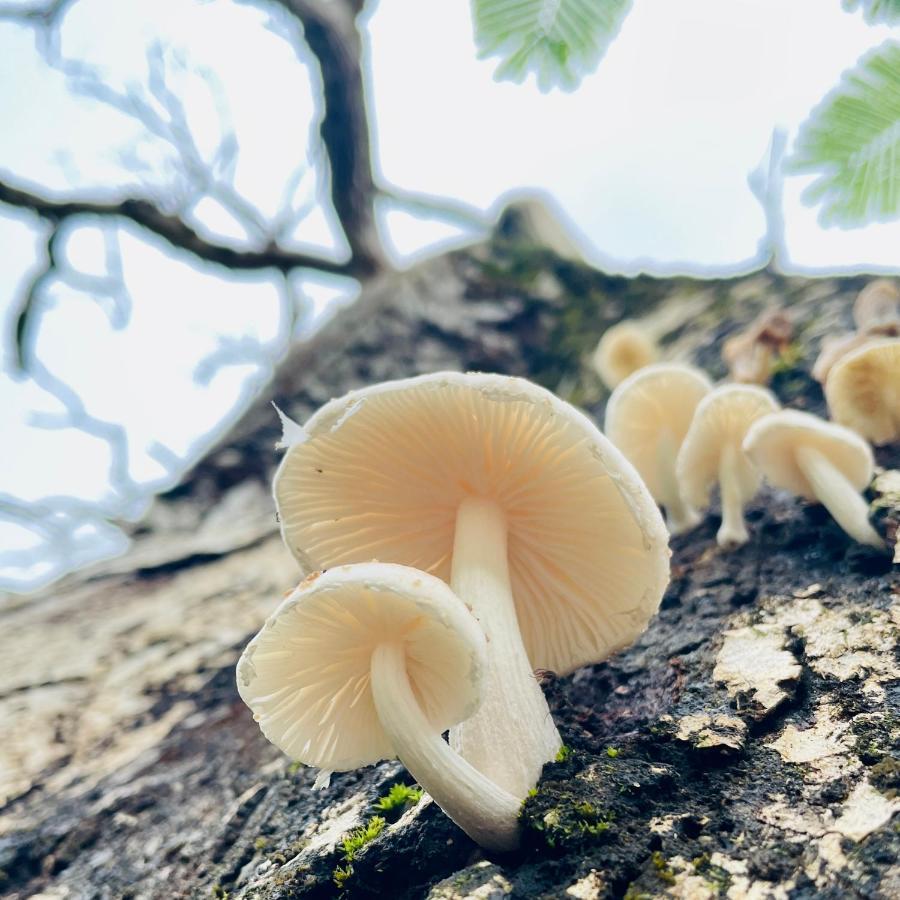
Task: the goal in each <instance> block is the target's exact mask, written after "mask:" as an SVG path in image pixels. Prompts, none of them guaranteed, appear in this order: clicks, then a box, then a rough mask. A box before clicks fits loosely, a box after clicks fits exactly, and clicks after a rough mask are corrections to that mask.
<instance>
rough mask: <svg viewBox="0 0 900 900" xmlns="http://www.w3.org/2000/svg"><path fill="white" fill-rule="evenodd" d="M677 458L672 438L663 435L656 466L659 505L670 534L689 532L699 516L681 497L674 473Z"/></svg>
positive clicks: (676, 476) (657, 448)
mask: <svg viewBox="0 0 900 900" xmlns="http://www.w3.org/2000/svg"><path fill="white" fill-rule="evenodd" d="M677 456H678V452H677V449H676V448H675V446H674V441H673V440H672V436H671V435H670V434H669V433H668V432H666V433H665V434H663V435H662V436H661V437H660V439H659V443H658V444H657V447H656V466H657V473H658V477H659V484H660V492H661V495H660V497H659V501H660V503H661V504H662V505H663V507H665V510H666V527H667V528H668V529H669V533H670V534H682V533H683V532H685V531H689V530H690V529H691V528H693V527H694V526H695V525H697V524H698V523H699V521H700V514H699V513H698V512H697V510H696V509H694V507H693V506H691V505H690V504H689V503H686V502H685V501H684V499H683V498H682V496H681V488H680V487H679V485H678V475H677V474H676V472H675V459H676V457H677Z"/></svg>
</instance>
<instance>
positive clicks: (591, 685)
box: [0, 221, 900, 900]
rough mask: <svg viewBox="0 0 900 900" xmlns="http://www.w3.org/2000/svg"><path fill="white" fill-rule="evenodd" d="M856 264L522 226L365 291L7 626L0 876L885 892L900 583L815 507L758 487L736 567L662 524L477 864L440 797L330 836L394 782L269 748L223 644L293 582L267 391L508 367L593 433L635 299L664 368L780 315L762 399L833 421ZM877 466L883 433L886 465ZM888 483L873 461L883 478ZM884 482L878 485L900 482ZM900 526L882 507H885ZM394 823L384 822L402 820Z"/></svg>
mask: <svg viewBox="0 0 900 900" xmlns="http://www.w3.org/2000/svg"><path fill="white" fill-rule="evenodd" d="M864 283H865V279H864V278H861V277H853V278H827V279H808V278H793V277H785V276H781V275H778V274H776V273H772V272H757V273H753V274H750V275H747V276H743V277H736V278H732V279H718V280H702V281H701V280H694V279H690V278H672V279H653V278H649V277H638V278H633V279H629V278H623V277H617V276H610V275H606V274H603V273H601V272H598V271H595V270H593V269H591V268H589V267H587V266H584V265H582V264H580V263H578V262H577V261H573V260H568V259H562V258H560V257H559V256H557V255H555V254H554V253H553V252H550V251H548V250H546V249H542V248H541V247H538V246H534V245H533V243H531V242H529V240H528V236H527V234H526V235H523V234H522V233H521V231H520V230H516V229H515V228H510V227H508V221H507V227H504V228H501V229H499V230H498V232H497V234H496V235H495V237H494V239H492V240H491V241H490V242H487V243H485V244H483V245H479V246H475V247H472V248H468V249H464V250H460V251H456V252H453V253H451V254H448V255H446V256H444V257H441V258H438V259H434V260H431V261H428V262H425V263H423V264H421V265H419V266H418V267H416V268H415V269H413V270H411V271H409V272H407V273H403V274H398V275H390V276H385V277H384V278H383V279H381V280H380V281H378V282H376V283H372V284H369V285H368V286H367V287H366V289H365V290H364V292H363V295H362V297H361V299H360V300H359V301H358V302H357V303H356V305H355V306H354V307H353V308H352V309H350V310H347V311H346V312H345V313H342V314H340V315H339V316H338V317H336V318H335V319H334V320H333V321H332V322H331V323H330V324H329V325H328V326H327V327H326V328H325V329H324V330H323V331H322V332H321V333H320V334H319V335H318V336H317V337H316V338H315V339H313V340H312V341H311V342H310V343H308V344H306V345H303V346H300V347H298V348H297V349H296V350H295V351H294V352H293V353H292V355H291V356H290V358H288V359H287V360H286V361H285V363H284V364H283V365H282V367H281V369H280V373H279V376H278V378H277V379H276V381H275V383H274V384H273V385H271V386H270V389H269V390H268V391H267V392H266V394H265V396H263V397H261V398H260V399H259V402H258V403H257V404H256V405H255V406H254V407H253V408H252V409H251V410H250V411H249V412H248V413H247V414H246V415H245V416H244V417H243V419H242V420H241V421H240V422H239V423H238V424H237V425H236V426H235V427H234V428H233V429H232V430H231V431H230V433H229V434H228V435H227V436H226V437H225V438H224V439H223V440H222V441H221V442H220V443H219V445H218V446H216V447H215V448H214V449H212V450H211V451H210V452H209V453H208V454H207V455H206V457H205V458H204V459H203V460H202V461H201V462H200V463H199V464H198V465H197V466H196V467H195V468H194V469H193V470H192V471H191V472H190V473H189V474H188V475H187V477H186V478H185V479H184V481H183V483H182V484H181V485H180V486H179V487H178V488H177V489H175V490H174V491H172V492H170V493H169V494H168V495H167V496H165V497H162V498H160V500H159V501H158V502H157V503H156V504H155V506H154V508H153V510H152V511H151V513H150V515H149V516H148V517H147V519H146V520H145V522H143V523H142V524H141V526H140V527H139V528H138V529H136V531H135V535H134V545H133V547H132V549H131V550H130V552H129V553H128V554H127V555H126V556H125V557H123V558H121V559H118V560H114V561H111V562H108V563H104V564H102V565H100V566H96V567H94V568H93V569H92V570H90V571H88V572H82V573H78V574H76V575H74V576H72V577H70V578H69V579H67V580H66V581H64V582H62V583H60V584H58V585H55V586H54V587H53V588H52V589H51V590H49V591H47V592H45V593H44V594H42V595H41V596H39V597H36V598H33V599H30V600H28V601H27V602H25V603H22V604H21V605H19V606H17V607H15V608H12V607H11V608H8V609H7V610H6V611H5V612H4V613H3V623H4V628H3V629H2V636H0V644H2V646H0V658H2V659H3V660H4V663H3V670H4V673H5V677H4V685H3V688H2V690H0V719H2V720H3V722H4V741H3V747H2V750H0V758H2V769H3V773H4V774H3V788H4V791H5V794H6V795H7V798H8V799H7V802H6V806H5V808H4V810H3V816H2V832H0V835H2V836H0V869H2V870H3V873H2V875H0V879H2V881H0V892H4V893H5V895H7V896H10V897H26V896H31V895H33V894H35V893H39V892H43V895H44V896H51V897H63V896H67V897H78V898H90V897H129V896H131V897H160V898H162V897H165V898H172V897H203V896H210V897H212V896H226V895H227V896H230V897H257V898H275V897H285V898H287V897H329V896H335V895H337V894H338V893H339V889H338V887H337V886H336V883H335V880H334V879H335V873H336V872H337V871H338V870H340V873H339V874H338V881H339V882H340V884H341V890H343V892H344V893H345V894H346V895H347V896H359V897H365V896H381V897H397V898H401V897H425V896H431V897H433V898H450V897H466V896H471V897H502V896H518V897H567V896H568V897H576V898H593V897H629V898H631V900H636V898H638V897H659V896H681V897H688V896H690V897H715V896H728V897H760V898H761V897H773V898H779V897H834V898H845V897H860V898H862V897H866V898H875V897H884V898H888V897H892V896H894V897H895V896H897V895H898V893H900V869H898V864H897V854H898V849H900V834H898V829H897V824H896V823H897V818H896V812H897V809H898V807H900V800H898V798H897V790H898V775H897V772H898V767H900V763H898V759H897V746H898V738H900V665H898V662H897V658H896V647H897V632H898V621H900V600H898V592H900V583H898V582H900V579H898V576H897V571H898V570H897V568H896V567H892V565H891V559H890V557H889V556H884V555H880V554H878V553H876V552H874V551H872V550H870V549H866V548H862V547H859V546H857V545H853V544H852V543H851V542H850V541H849V540H848V539H847V537H846V536H845V535H844V534H843V532H841V531H840V530H839V529H838V528H837V526H836V525H835V524H834V523H833V522H832V521H831V520H830V519H829V518H828V516H827V514H825V513H824V511H823V510H822V509H821V508H818V507H814V506H811V505H809V504H807V503H805V502H803V501H801V500H798V499H797V498H793V497H788V496H786V495H783V494H780V493H776V492H772V491H770V490H767V489H764V490H763V492H762V493H761V494H760V495H759V496H758V497H757V498H756V500H755V501H753V502H752V503H751V504H750V505H749V506H748V510H747V520H748V527H749V530H750V532H751V539H750V541H749V543H748V544H746V545H745V546H743V547H741V548H739V549H738V550H736V551H734V552H731V553H725V552H723V551H721V550H720V549H719V548H718V547H717V546H716V543H715V532H716V528H717V527H718V524H719V519H718V515H717V513H716V511H715V510H713V511H712V512H711V513H710V514H709V515H708V516H707V517H706V518H705V520H704V522H703V524H702V525H701V526H700V527H699V528H697V529H696V530H694V531H691V532H689V533H687V534H685V535H682V536H679V537H678V538H676V539H675V540H674V541H673V550H674V556H673V560H672V563H673V577H672V583H671V586H670V589H669V591H668V593H667V594H666V597H665V599H664V601H663V605H662V609H661V611H660V614H659V616H658V617H657V618H656V619H655V621H654V622H653V623H652V625H651V627H650V628H649V629H648V631H647V632H646V633H645V634H644V636H643V637H642V638H641V639H640V641H638V643H637V644H636V645H635V646H634V647H632V648H630V649H629V650H627V651H625V652H623V653H621V654H620V655H618V656H617V657H615V658H614V659H612V660H609V661H607V662H605V663H603V664H601V665H597V666H594V667H591V668H588V669H583V670H581V671H579V672H577V673H576V674H575V675H573V676H571V677H568V678H565V679H555V678H553V676H552V675H547V676H545V678H544V689H545V691H546V693H547V696H548V698H549V700H550V703H551V708H552V710H553V712H554V715H555V718H556V721H557V723H558V725H559V727H560V730H561V733H562V735H563V738H564V740H565V742H566V744H567V746H568V747H570V748H571V752H570V753H564V754H562V756H563V757H566V758H565V759H564V760H563V761H561V762H558V763H552V764H550V765H548V766H547V767H546V769H545V772H544V777H543V780H542V782H541V785H540V787H539V790H538V791H537V793H536V794H535V795H534V796H533V797H530V798H529V799H528V801H527V802H526V804H525V807H524V810H523V828H524V834H525V841H524V847H523V849H522V850H521V852H519V853H517V854H516V855H513V856H508V857H502V856H496V857H492V858H490V859H485V858H484V855H483V854H482V853H481V852H480V851H479V850H478V848H477V847H475V846H474V845H473V844H472V843H471V842H470V841H469V840H468V839H467V838H465V836H464V835H462V833H461V832H459V831H458V830H457V829H456V828H455V826H453V825H452V823H450V822H449V821H448V820H447V819H446V818H445V817H444V816H443V815H442V814H441V813H440V811H439V810H438V809H436V808H435V807H434V806H433V804H429V803H428V802H427V801H421V802H420V803H418V804H417V805H416V806H414V807H413V808H411V809H408V810H407V811H406V812H405V813H403V814H402V816H400V818H399V819H396V821H393V822H389V823H388V824H387V825H386V826H385V827H383V828H381V829H380V830H377V829H372V831H373V832H377V833H376V834H375V836H374V837H373V838H372V839H371V840H368V841H366V842H365V843H364V844H363V845H362V846H354V847H353V849H352V853H351V854H350V855H351V856H352V859H347V855H348V851H347V848H346V846H345V845H344V844H343V843H342V840H343V838H344V837H346V835H347V834H348V832H350V831H352V830H353V829H357V828H359V827H360V826H362V825H364V824H365V823H366V822H367V821H368V820H370V819H371V817H372V816H374V815H377V814H379V812H378V810H377V809H376V808H375V805H374V804H375V802H376V801H377V799H378V797H379V796H382V795H384V794H386V793H387V791H388V789H389V787H390V785H391V784H393V783H394V782H398V781H403V780H404V779H407V781H408V776H406V774H405V773H404V772H403V770H402V769H401V768H400V767H399V765H398V764H397V763H385V764H382V765H380V766H376V767H373V768H371V769H366V770H362V771H359V772H355V773H350V774H345V775H340V776H335V777H334V778H333V781H332V786H331V788H330V789H329V790H326V791H321V792H313V791H312V781H313V777H314V773H312V772H310V771H308V770H305V769H300V770H297V769H296V767H292V766H290V765H289V763H288V761H287V760H285V759H284V758H283V757H282V756H281V755H280V754H279V753H278V752H277V751H276V750H275V749H274V748H273V747H271V746H270V745H268V744H267V743H266V741H265V740H264V738H263V737H262V735H261V734H260V733H259V730H258V728H257V726H256V725H255V724H254V723H253V721H252V719H251V717H250V714H249V712H248V711H247V710H246V708H245V707H244V706H243V705H242V704H241V702H240V700H239V698H238V696H237V692H236V689H235V686H234V675H233V667H234V662H235V660H236V658H237V654H238V652H239V650H240V648H241V647H242V646H243V644H244V643H245V641H246V639H247V638H248V637H249V635H250V634H251V633H252V632H253V631H255V630H256V628H257V627H258V626H259V625H260V624H261V622H262V621H263V619H264V617H265V616H266V615H267V614H268V613H269V612H270V611H271V610H272V608H273V607H274V606H275V604H276V602H277V600H278V599H279V597H280V595H281V593H282V592H283V591H285V590H287V589H289V588H290V587H291V586H292V584H293V583H294V581H295V580H296V578H297V570H296V567H295V564H294V563H293V562H292V561H291V559H290V558H289V554H288V553H287V551H286V550H284V549H283V548H282V545H281V542H280V539H279V538H278V536H277V533H276V523H275V521H274V514H273V512H272V505H271V501H270V499H269V491H268V482H269V478H270V476H271V474H272V470H273V467H274V465H275V463H276V461H277V454H276V452H275V451H274V449H273V446H274V444H275V441H276V440H277V438H278V433H279V426H278V423H277V421H276V418H275V416H274V414H273V413H272V412H271V407H270V405H269V404H270V402H271V401H272V400H275V402H276V403H277V404H278V405H279V407H281V408H282V409H283V410H285V411H286V412H287V413H288V414H289V415H291V416H292V417H294V418H296V419H299V420H301V421H302V420H304V419H305V418H306V417H307V416H308V414H309V413H310V412H311V411H312V410H313V409H315V408H316V407H317V406H318V405H320V404H321V403H322V402H324V401H325V400H327V399H329V398H330V397H331V396H334V395H337V394H340V393H343V392H344V391H346V390H349V389H351V388H354V387H359V386H361V385H364V384H369V383H372V382H375V381H380V380H384V379H388V378H395V377H402V376H408V375H412V374H416V373H419V372H425V371H434V370H436V369H441V368H454V369H483V370H492V371H498V372H507V373H511V374H516V375H524V376H527V377H529V378H532V379H534V380H536V381H537V382H539V383H541V384H543V385H545V386H546V387H549V388H551V389H552V390H554V391H556V392H557V393H559V394H560V395H561V396H563V397H565V398H567V399H569V400H572V401H573V402H575V403H577V404H579V405H581V406H583V407H585V408H586V409H587V410H588V411H589V412H590V413H592V414H593V415H594V416H596V417H598V418H600V417H601V414H602V409H603V403H604V400H605V393H604V390H603V388H602V386H601V385H600V383H599V381H598V379H597V377H596V376H595V375H594V374H593V372H592V371H591V369H590V368H589V366H588V364H587V359H588V357H589V354H590V351H591V350H592V349H593V347H594V346H595V345H596V342H597V340H598V338H599V337H600V335H601V334H602V332H603V330H604V329H605V328H606V327H608V326H609V325H610V324H612V323H614V322H616V321H618V320H620V319H621V318H622V317H623V316H625V315H629V316H648V317H651V318H652V321H653V322H654V323H655V326H656V327H657V328H658V330H659V331H660V333H661V334H662V340H663V344H664V349H665V352H666V354H668V355H671V356H673V357H679V358H684V359H691V360H693V361H694V362H696V363H697V364H699V365H701V366H703V367H704V368H706V369H707V371H709V372H710V374H711V375H712V376H713V377H721V376H722V375H723V374H724V372H723V367H722V364H721V362H720V359H719V350H720V347H721V344H722V341H723V339H724V338H725V337H726V336H728V335H729V334H732V333H734V332H735V331H737V330H739V329H740V328H742V327H744V326H745V325H746V324H747V323H749V322H750V321H751V320H752V319H753V318H754V317H755V316H756V315H757V313H758V312H759V311H760V310H761V309H762V308H764V307H766V306H769V305H780V306H784V307H787V308H789V309H790V310H791V312H792V314H793V315H794V316H795V318H796V322H797V344H796V346H795V347H794V348H793V351H792V355H791V357H790V359H791V361H790V362H789V363H785V364H784V365H782V366H781V368H780V370H779V371H778V373H777V374H776V376H775V378H774V382H773V388H774V390H775V391H776V393H777V394H778V396H779V398H780V399H781V401H782V402H783V403H784V404H786V405H791V406H796V407H800V408H804V409H809V410H812V411H814V412H822V411H823V398H822V395H821V391H820V390H819V387H818V385H817V384H816V383H815V382H814V381H813V380H812V379H811V377H810V375H809V369H810V367H811V364H812V361H813V359H814V357H815V355H816V353H817V350H818V347H819V345H820V343H821V340H822V337H823V336H824V335H825V334H827V333H829V332H832V331H834V330H837V329H839V328H842V327H849V325H850V304H851V302H852V299H853V298H854V296H855V294H856V293H857V292H858V290H859V289H860V288H861V287H862V286H863V285H864ZM878 456H879V462H880V463H881V465H883V466H884V467H886V468H889V469H890V468H894V469H896V468H897V467H898V464H900V453H898V451H897V448H896V447H894V448H886V449H883V450H881V451H879V454H878ZM895 481H896V478H893V479H891V478H885V479H884V483H885V484H893V483H894V482H895ZM892 498H893V499H892ZM876 499H877V500H878V502H877V503H876V504H874V505H875V506H877V508H878V511H877V518H876V522H877V524H878V527H879V529H880V530H881V533H882V534H885V535H887V536H889V537H890V538H891V539H893V537H894V533H895V530H896V527H897V520H898V515H900V514H898V511H897V501H896V497H895V496H894V495H892V494H890V492H887V493H885V494H884V496H882V497H881V498H876ZM394 812H395V816H396V813H399V812H401V810H395V811H394Z"/></svg>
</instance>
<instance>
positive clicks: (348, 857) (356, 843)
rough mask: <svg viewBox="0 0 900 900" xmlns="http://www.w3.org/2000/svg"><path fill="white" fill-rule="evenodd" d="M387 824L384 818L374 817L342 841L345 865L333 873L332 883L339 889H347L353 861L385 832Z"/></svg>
mask: <svg viewBox="0 0 900 900" xmlns="http://www.w3.org/2000/svg"><path fill="white" fill-rule="evenodd" d="M386 824H387V821H386V820H385V818H384V816H372V818H371V819H369V821H368V822H366V824H365V825H361V826H360V827H359V828H354V829H353V831H350V832H348V833H347V835H346V836H345V837H344V839H343V840H342V841H341V855H342V856H343V860H344V865H342V866H336V867H335V869H334V871H333V872H332V873H331V878H332V881H334V883H335V885H336V886H337V887H338V888H340V889H341V890H343V889H344V888H345V887H346V884H347V880H348V879H349V878H350V876H351V875H352V874H353V860H354V859H356V854H357V853H359V851H360V850H362V848H363V847H365V846H366V844H368V843H369V842H370V841H374V840H375V838H377V837H378V835H379V834H381V832H382V831H384V826H385V825H386Z"/></svg>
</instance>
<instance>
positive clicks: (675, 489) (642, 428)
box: [605, 363, 712, 534]
mask: <svg viewBox="0 0 900 900" xmlns="http://www.w3.org/2000/svg"><path fill="white" fill-rule="evenodd" d="M711 390H712V382H710V380H709V379H708V378H707V377H706V375H705V374H704V373H703V372H701V371H700V370H699V369H696V368H694V367H693V366H685V365H680V364H678V363H658V364H656V365H652V366H647V367H645V368H643V369H640V370H639V371H637V372H635V373H634V374H633V375H630V376H629V377H628V378H626V379H625V380H624V381H623V382H622V383H621V384H620V385H619V386H618V387H617V388H616V389H615V390H614V391H613V392H612V396H611V397H610V398H609V403H608V404H607V406H606V422H605V426H606V427H605V431H606V436H607V437H608V438H609V439H610V440H611V441H612V442H613V443H614V444H615V445H616V446H617V447H618V448H619V449H620V450H621V451H622V453H624V454H625V457H626V458H627V459H628V460H629V461H630V462H631V463H632V464H633V465H634V467H635V468H636V469H637V470H638V472H639V473H640V475H641V477H642V478H643V479H644V481H645V482H646V484H647V487H648V488H649V489H650V493H651V494H652V495H653V497H654V499H656V501H657V502H658V503H661V504H662V505H663V506H664V507H665V510H666V519H667V522H668V526H669V531H671V532H672V534H680V533H681V532H683V531H686V530H687V529H689V528H691V527H693V526H694V525H696V524H697V522H699V521H700V517H699V516H698V515H697V512H696V510H694V509H693V508H692V507H691V506H690V505H689V504H687V503H685V502H684V498H683V497H682V494H681V489H680V486H679V484H678V477H677V475H676V472H675V460H676V458H677V456H678V451H679V449H680V447H681V443H682V441H683V440H684V438H685V435H686V434H687V431H688V428H689V427H690V424H691V419H692V418H693V416H694V410H695V409H696V408H697V404H698V403H699V402H700V401H701V400H702V399H703V397H705V396H706V395H707V394H708V393H709V392H710V391H711Z"/></svg>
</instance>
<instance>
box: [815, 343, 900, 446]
mask: <svg viewBox="0 0 900 900" xmlns="http://www.w3.org/2000/svg"><path fill="white" fill-rule="evenodd" d="M825 397H826V399H827V400H828V409H829V410H830V411H831V416H832V418H833V419H834V420H835V421H836V422H840V423H841V424H842V425H846V426H847V427H848V428H852V429H853V430H854V431H857V432H859V433H860V434H861V435H862V436H863V437H865V438H868V439H869V440H870V441H872V443H874V444H879V445H880V444H887V443H890V442H891V441H893V440H896V439H897V438H898V437H900V338H882V339H880V340H879V339H872V340H870V341H868V342H867V343H865V344H864V345H863V346H862V347H860V348H858V349H857V350H854V351H852V352H851V353H847V354H845V355H844V356H842V357H841V358H840V359H839V360H838V361H837V362H836V363H835V365H834V366H833V367H832V369H831V372H830V373H829V375H828V380H827V381H826V382H825Z"/></svg>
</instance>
